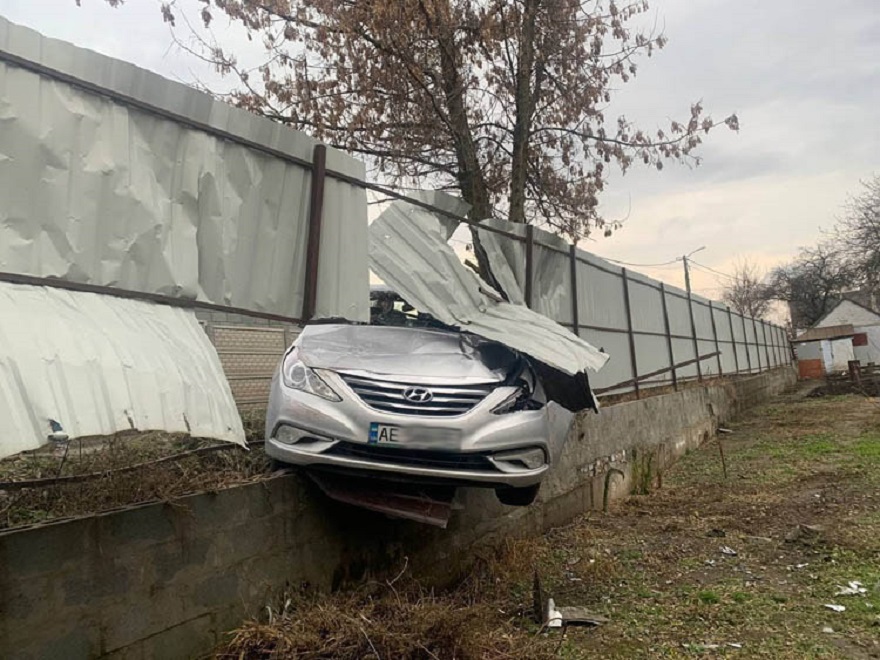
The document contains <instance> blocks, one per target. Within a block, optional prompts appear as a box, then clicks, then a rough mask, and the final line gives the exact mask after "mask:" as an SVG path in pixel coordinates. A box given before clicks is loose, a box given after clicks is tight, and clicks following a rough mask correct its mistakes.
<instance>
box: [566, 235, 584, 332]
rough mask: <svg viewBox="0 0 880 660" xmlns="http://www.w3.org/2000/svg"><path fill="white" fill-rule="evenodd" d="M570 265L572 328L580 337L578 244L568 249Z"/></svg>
mask: <svg viewBox="0 0 880 660" xmlns="http://www.w3.org/2000/svg"><path fill="white" fill-rule="evenodd" d="M568 256H569V265H570V267H571V328H572V331H573V332H574V334H576V335H577V336H578V337H580V336H581V334H580V321H579V320H578V277H577V245H575V244H574V243H572V244H571V247H570V248H569V250H568Z"/></svg>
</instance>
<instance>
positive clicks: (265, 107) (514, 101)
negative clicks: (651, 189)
mask: <svg viewBox="0 0 880 660" xmlns="http://www.w3.org/2000/svg"><path fill="white" fill-rule="evenodd" d="M106 1H107V2H109V3H110V4H111V5H114V6H116V5H119V4H121V3H122V0H106ZM200 1H201V2H202V4H203V6H202V11H201V20H202V21H203V23H204V25H205V26H206V27H207V26H209V25H210V24H211V23H212V21H213V20H214V19H215V17H216V16H226V17H228V18H230V19H231V20H233V21H235V22H237V23H239V24H240V25H242V26H244V27H245V29H246V30H247V32H248V35H249V36H250V37H251V38H253V39H255V40H259V41H260V42H261V43H263V44H264V45H265V48H266V56H267V57H266V63H265V64H264V65H263V66H261V67H259V68H258V69H257V70H255V71H254V70H251V71H248V70H245V69H244V68H242V67H240V66H239V64H238V61H237V59H236V54H235V53H234V52H230V51H229V50H228V49H227V48H226V47H224V44H222V43H219V42H218V43H214V42H206V41H204V40H202V41H196V44H197V45H196V46H194V47H191V50H193V52H194V53H195V54H197V55H198V56H200V57H202V58H203V59H205V60H207V61H209V62H211V63H213V64H214V65H215V66H216V67H217V68H218V69H219V70H220V71H221V72H223V73H226V74H230V75H232V76H235V77H237V79H238V81H239V82H240V85H241V86H240V88H239V90H238V91H236V92H235V93H233V94H231V95H230V96H229V97H228V98H229V99H230V100H231V101H232V102H234V103H236V104H238V105H239V106H241V107H244V108H246V109H248V110H251V111H253V112H255V113H258V114H261V115H264V116H266V117H269V118H271V119H273V120H275V121H278V122H282V123H284V124H288V125H290V126H292V127H294V128H297V129H299V130H303V131H305V132H308V133H310V134H312V135H313V136H315V137H317V138H319V139H321V140H323V141H325V142H326V143H327V144H329V145H331V146H334V147H337V148H340V149H343V150H346V151H349V152H353V153H357V154H360V155H362V156H364V157H365V158H366V159H367V161H368V162H369V163H370V164H371V165H373V166H374V167H375V168H376V169H377V170H378V174H379V176H381V177H382V178H383V179H384V180H386V181H390V182H392V183H394V184H399V185H416V186H419V187H435V188H438V189H446V190H454V191H457V192H458V193H459V194H460V195H461V196H462V197H463V198H464V200H465V201H467V202H469V203H470V204H471V206H472V212H471V217H472V218H474V219H483V218H488V217H493V216H494V217H503V218H506V219H508V220H510V221H513V222H531V223H537V224H543V225H545V226H548V227H549V228H551V229H553V230H555V231H557V232H559V233H561V234H564V235H566V236H568V237H570V238H572V239H575V240H577V239H579V238H583V237H585V236H587V235H588V234H590V232H591V231H592V230H594V229H596V228H599V229H601V230H604V231H605V232H606V233H608V232H610V230H611V228H612V225H609V224H608V223H606V221H605V220H604V219H603V218H602V217H601V216H600V215H599V213H598V210H597V209H598V197H599V194H600V193H601V192H602V190H603V189H604V187H605V183H606V178H607V172H608V167H609V166H610V165H611V164H612V163H615V164H617V165H618V166H619V167H621V168H622V169H623V170H624V171H625V170H627V169H628V168H629V167H630V166H632V165H633V164H637V163H642V164H644V165H648V166H651V167H655V168H657V169H662V167H663V164H664V162H665V161H667V160H672V161H687V162H691V163H696V162H698V158H697V156H696V153H695V151H696V149H697V147H698V146H699V145H700V143H701V141H702V139H703V137H704V135H705V134H706V133H708V132H709V131H711V130H712V129H713V128H715V127H716V126H719V125H721V126H727V127H728V128H730V129H733V130H736V129H738V120H737V117H736V115H730V116H728V117H727V118H725V119H723V120H721V121H715V120H713V119H712V118H711V117H709V116H708V115H706V114H705V113H704V110H703V106H702V104H701V103H700V102H694V103H693V104H691V106H690V111H689V112H688V113H687V114H686V116H685V117H684V118H683V119H681V120H671V121H669V122H668V123H667V124H666V125H665V126H664V127H662V128H655V129H652V130H647V129H643V128H639V127H637V126H634V125H633V124H632V123H631V122H630V121H628V120H627V119H626V118H625V117H623V116H618V117H615V116H612V115H610V113H609V111H608V104H609V103H610V101H611V99H612V94H613V92H614V90H615V89H616V88H617V87H619V86H620V85H622V84H623V83H626V82H628V81H629V80H631V79H632V77H633V76H635V75H636V72H637V69H638V60H639V58H640V57H643V56H647V57H650V56H651V55H652V54H653V53H655V52H656V50H657V49H659V48H662V47H663V46H664V45H665V43H666V39H665V37H664V36H663V35H662V34H659V33H656V32H653V31H651V30H648V31H645V30H641V29H637V28H635V27H633V22H634V21H635V19H636V18H637V17H638V16H639V15H642V14H644V13H645V12H647V11H648V3H647V0H623V1H622V2H618V1H617V0H394V1H387V2H375V1H370V0H347V1H340V0H200ZM157 2H158V0H157ZM158 4H159V6H160V7H161V10H162V15H163V18H164V19H165V20H166V21H168V22H171V23H172V24H173V23H174V22H175V20H176V17H177V12H178V8H177V7H176V6H175V3H174V2H158ZM198 44H200V45H198ZM695 66H698V64H696V63H695Z"/></svg>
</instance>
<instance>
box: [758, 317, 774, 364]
mask: <svg viewBox="0 0 880 660" xmlns="http://www.w3.org/2000/svg"><path fill="white" fill-rule="evenodd" d="M761 334H763V335H764V357H766V358H767V368H768V369H769V368H770V367H771V366H773V365H771V364H770V347H769V346H767V323H766V322H765V321H764V320H763V319H762V320H761Z"/></svg>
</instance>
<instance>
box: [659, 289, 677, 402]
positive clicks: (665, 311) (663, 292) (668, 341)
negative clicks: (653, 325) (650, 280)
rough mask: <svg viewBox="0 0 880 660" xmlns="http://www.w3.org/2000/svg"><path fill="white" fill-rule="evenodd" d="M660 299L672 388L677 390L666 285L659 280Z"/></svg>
mask: <svg viewBox="0 0 880 660" xmlns="http://www.w3.org/2000/svg"><path fill="white" fill-rule="evenodd" d="M660 300H661V301H662V302H663V327H664V328H665V329H666V348H667V350H668V351H669V366H670V368H671V369H672V389H673V390H675V391H676V392H678V376H677V375H676V373H675V352H674V351H673V350H672V330H670V327H669V310H668V309H667V308H666V285H665V284H664V283H663V282H660Z"/></svg>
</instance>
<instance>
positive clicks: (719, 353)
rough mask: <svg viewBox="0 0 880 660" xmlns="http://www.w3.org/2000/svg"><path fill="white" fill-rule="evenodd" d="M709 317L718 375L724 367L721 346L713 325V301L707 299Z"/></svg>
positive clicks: (721, 373)
mask: <svg viewBox="0 0 880 660" xmlns="http://www.w3.org/2000/svg"><path fill="white" fill-rule="evenodd" d="M709 318H710V319H712V339H714V340H715V352H716V353H718V355H716V356H715V357H717V358H718V375H719V376H723V375H724V367H723V366H722V364H721V346H720V345H719V344H718V328H717V327H716V326H715V303H713V302H712V301H711V300H710V301H709Z"/></svg>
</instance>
